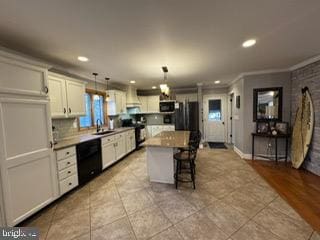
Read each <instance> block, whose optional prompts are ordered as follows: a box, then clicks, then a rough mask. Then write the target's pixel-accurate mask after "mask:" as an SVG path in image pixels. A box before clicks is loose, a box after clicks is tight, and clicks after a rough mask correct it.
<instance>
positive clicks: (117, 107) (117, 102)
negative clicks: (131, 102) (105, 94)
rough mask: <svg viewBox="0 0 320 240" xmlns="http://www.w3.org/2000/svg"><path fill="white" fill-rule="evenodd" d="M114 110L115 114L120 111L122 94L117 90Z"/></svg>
mask: <svg viewBox="0 0 320 240" xmlns="http://www.w3.org/2000/svg"><path fill="white" fill-rule="evenodd" d="M114 95H115V112H116V114H120V113H121V111H122V95H121V93H119V92H116V93H115V94H114Z"/></svg>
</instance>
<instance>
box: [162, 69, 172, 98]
mask: <svg viewBox="0 0 320 240" xmlns="http://www.w3.org/2000/svg"><path fill="white" fill-rule="evenodd" d="M162 71H163V83H162V84H160V91H161V94H162V95H164V96H166V97H169V93H170V89H169V86H168V84H167V79H168V72H169V71H168V68H167V66H163V67H162Z"/></svg>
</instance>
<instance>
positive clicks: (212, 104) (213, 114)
mask: <svg viewBox="0 0 320 240" xmlns="http://www.w3.org/2000/svg"><path fill="white" fill-rule="evenodd" d="M221 117H222V116H221V99H213V100H209V121H221Z"/></svg>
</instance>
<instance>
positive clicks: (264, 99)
mask: <svg viewBox="0 0 320 240" xmlns="http://www.w3.org/2000/svg"><path fill="white" fill-rule="evenodd" d="M253 121H255V122H256V121H282V87H277V88H259V89H253Z"/></svg>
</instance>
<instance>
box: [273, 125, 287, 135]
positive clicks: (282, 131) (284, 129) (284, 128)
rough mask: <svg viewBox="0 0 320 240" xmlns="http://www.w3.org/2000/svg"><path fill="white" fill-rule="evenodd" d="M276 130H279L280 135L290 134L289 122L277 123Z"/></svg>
mask: <svg viewBox="0 0 320 240" xmlns="http://www.w3.org/2000/svg"><path fill="white" fill-rule="evenodd" d="M275 129H276V130H277V132H278V134H284V135H285V134H288V132H289V124H288V122H276V124H275Z"/></svg>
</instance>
